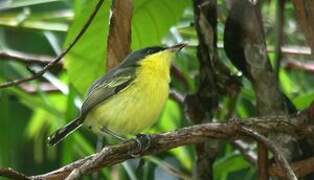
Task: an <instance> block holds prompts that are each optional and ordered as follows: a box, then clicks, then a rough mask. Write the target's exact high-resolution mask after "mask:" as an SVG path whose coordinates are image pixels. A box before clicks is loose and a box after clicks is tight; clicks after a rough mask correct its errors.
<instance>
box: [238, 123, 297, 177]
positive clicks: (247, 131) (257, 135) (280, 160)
mask: <svg viewBox="0 0 314 180" xmlns="http://www.w3.org/2000/svg"><path fill="white" fill-rule="evenodd" d="M240 131H241V132H243V133H244V134H246V135H248V136H249V137H252V138H254V139H255V140H256V141H258V142H261V143H263V144H264V145H265V146H266V147H267V148H268V149H269V150H271V151H272V152H273V155H274V157H275V160H276V161H277V163H278V164H279V165H280V167H281V168H282V169H283V170H284V171H285V174H286V178H287V179H289V180H297V179H298V178H297V176H296V175H295V174H294V172H293V170H292V169H291V167H290V165H289V163H288V161H287V159H286V158H285V157H284V155H283V154H282V152H281V151H280V150H279V148H278V147H277V146H275V144H274V143H273V142H272V141H270V140H269V139H267V138H266V137H265V136H263V135H261V134H260V133H258V132H257V131H254V130H252V129H250V128H247V127H245V126H242V127H241V128H240Z"/></svg>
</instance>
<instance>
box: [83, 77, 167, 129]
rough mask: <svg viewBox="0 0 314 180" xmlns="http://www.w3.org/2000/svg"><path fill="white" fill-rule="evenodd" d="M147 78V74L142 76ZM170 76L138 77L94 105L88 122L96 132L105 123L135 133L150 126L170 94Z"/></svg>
mask: <svg viewBox="0 0 314 180" xmlns="http://www.w3.org/2000/svg"><path fill="white" fill-rule="evenodd" d="M143 78H144V77H143ZM168 81H169V80H168V79H167V78H160V77H154V76H151V78H149V79H147V77H145V80H144V81H143V79H142V78H140V77H138V78H137V80H136V81H134V82H133V83H132V84H131V85H130V86H129V87H127V88H126V89H124V90H122V91H120V92H119V93H118V94H116V95H114V96H112V97H110V98H109V99H107V100H105V101H104V102H102V103H101V104H99V105H97V106H96V107H95V108H94V109H92V110H91V111H90V112H89V113H88V115H87V117H86V119H85V125H87V126H88V127H90V128H91V129H92V130H93V131H94V132H95V133H99V132H100V130H101V128H103V127H105V128H107V129H109V130H111V131H113V132H115V133H117V134H121V135H126V134H136V133H140V132H141V131H143V130H144V129H147V128H149V127H151V126H152V125H153V124H154V123H155V122H156V120H157V118H158V116H159V114H160V113H161V111H162V109H163V107H164V105H165V103H166V101H167V98H168V94H169V85H168Z"/></svg>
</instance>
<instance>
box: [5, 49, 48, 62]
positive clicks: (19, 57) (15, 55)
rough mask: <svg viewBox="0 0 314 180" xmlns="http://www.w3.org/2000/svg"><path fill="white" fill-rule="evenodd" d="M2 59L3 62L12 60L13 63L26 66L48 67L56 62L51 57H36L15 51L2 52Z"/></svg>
mask: <svg viewBox="0 0 314 180" xmlns="http://www.w3.org/2000/svg"><path fill="white" fill-rule="evenodd" d="M0 58H2V60H3V59H10V60H12V61H17V62H21V63H25V64H39V65H47V64H49V63H50V62H51V61H53V60H54V58H53V57H50V56H46V55H35V54H29V53H24V52H19V51H14V50H5V51H0Z"/></svg>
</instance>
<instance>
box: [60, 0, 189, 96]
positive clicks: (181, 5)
mask: <svg viewBox="0 0 314 180" xmlns="http://www.w3.org/2000/svg"><path fill="white" fill-rule="evenodd" d="M95 4H96V1H88V2H87V3H86V5H85V8H84V9H83V10H82V11H80V12H79V13H78V14H76V17H75V19H74V22H73V24H72V26H71V27H70V30H69V33H68V36H67V39H66V44H69V42H71V41H72V40H73V39H74V37H75V35H76V34H77V33H78V32H79V31H80V30H81V28H82V26H83V24H84V23H85V22H86V20H87V19H88V17H89V16H90V14H91V12H92V11H93V10H94V8H95ZM189 4H190V2H189V1H180V0H174V1H167V0H162V1H160V0H136V1H134V15H133V19H132V48H133V49H138V48H142V47H146V46H151V45H158V44H160V43H161V41H162V38H163V37H165V36H166V35H167V33H168V32H169V28H170V27H171V26H173V25H175V24H176V23H177V22H178V21H179V19H180V17H181V16H182V13H183V10H184V9H185V8H186V7H187V6H188V5H189ZM110 5H111V3H110V1H105V5H104V6H103V7H102V8H101V9H100V11H99V12H98V14H97V16H96V18H95V19H94V20H93V23H92V24H91V25H90V27H89V28H88V30H87V32H86V33H85V35H84V36H83V37H82V39H81V40H80V41H79V42H78V43H77V44H76V45H75V47H74V48H73V49H72V50H71V52H70V53H69V55H67V56H66V58H65V62H66V68H67V69H68V73H69V76H70V82H71V83H72V84H73V86H74V87H75V88H76V89H77V90H78V91H79V92H80V93H81V94H85V92H86V90H87V88H88V87H89V86H90V85H91V83H92V82H93V81H94V80H95V79H97V78H98V77H100V76H101V75H102V74H104V72H105V69H106V68H105V64H106V63H105V62H106V59H105V57H106V53H107V52H106V49H107V47H106V46H107V34H108V19H109V7H110ZM78 9H79V8H78Z"/></svg>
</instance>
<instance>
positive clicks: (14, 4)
mask: <svg viewBox="0 0 314 180" xmlns="http://www.w3.org/2000/svg"><path fill="white" fill-rule="evenodd" d="M57 1H63V0H13V1H12V0H4V1H2V2H0V10H1V9H10V8H18V7H24V6H31V5H37V4H44V3H51V2H57Z"/></svg>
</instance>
